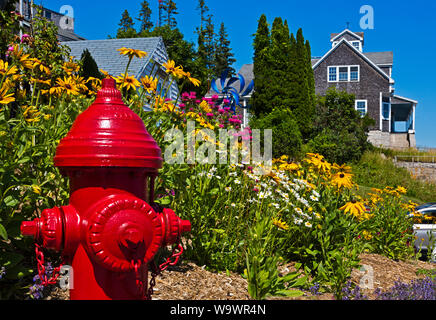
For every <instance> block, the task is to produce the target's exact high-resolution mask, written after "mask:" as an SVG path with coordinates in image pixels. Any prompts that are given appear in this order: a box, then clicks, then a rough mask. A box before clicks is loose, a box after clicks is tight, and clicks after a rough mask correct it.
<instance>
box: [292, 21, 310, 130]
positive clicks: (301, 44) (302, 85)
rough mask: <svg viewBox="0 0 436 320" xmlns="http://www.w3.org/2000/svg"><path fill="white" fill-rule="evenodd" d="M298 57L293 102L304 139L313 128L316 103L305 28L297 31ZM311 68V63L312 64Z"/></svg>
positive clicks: (295, 66)
mask: <svg viewBox="0 0 436 320" xmlns="http://www.w3.org/2000/svg"><path fill="white" fill-rule="evenodd" d="M296 40H297V41H296V46H295V51H296V57H295V59H296V60H295V64H294V70H293V72H294V80H295V81H294V82H293V86H294V97H293V99H292V104H293V107H294V108H295V109H294V114H295V117H296V119H297V122H298V126H299V127H300V130H301V133H302V135H303V138H304V139H308V138H309V136H310V134H311V130H312V121H313V115H314V105H313V102H312V96H311V92H312V90H310V88H309V82H310V81H309V80H308V78H309V74H308V69H309V65H310V63H309V59H308V52H307V47H306V44H305V41H304V37H303V30H302V29H301V28H300V29H298V31H297V39H296ZM310 68H311V65H310Z"/></svg>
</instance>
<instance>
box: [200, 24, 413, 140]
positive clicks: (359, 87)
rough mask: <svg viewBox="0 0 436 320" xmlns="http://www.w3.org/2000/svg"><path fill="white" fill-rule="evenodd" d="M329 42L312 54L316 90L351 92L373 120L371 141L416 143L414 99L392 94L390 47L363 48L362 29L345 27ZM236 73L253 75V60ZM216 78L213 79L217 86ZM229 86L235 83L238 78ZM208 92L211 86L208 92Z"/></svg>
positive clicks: (243, 101) (243, 100)
mask: <svg viewBox="0 0 436 320" xmlns="http://www.w3.org/2000/svg"><path fill="white" fill-rule="evenodd" d="M330 42H331V46H332V47H331V49H330V50H329V51H328V52H327V53H326V54H325V55H324V56H322V57H317V58H315V57H313V58H312V68H313V72H314V77H315V91H316V93H317V94H320V95H323V94H325V93H326V91H327V89H328V88H330V87H335V88H336V89H337V90H345V91H347V92H348V93H353V94H354V95H355V105H354V107H355V109H356V110H357V111H359V112H360V113H361V114H362V116H363V115H365V114H368V115H369V116H370V117H371V118H373V119H374V120H375V126H373V127H372V128H370V132H369V134H368V140H369V141H370V142H371V143H372V144H373V145H376V146H382V147H386V148H407V147H416V140H415V112H416V106H417V105H418V101H416V100H413V99H410V98H405V97H402V96H400V95H397V94H395V89H394V83H395V81H394V80H393V79H392V68H393V53H392V51H386V52H364V33H363V32H352V31H350V30H348V29H345V30H344V31H342V32H341V33H333V34H331V35H330ZM239 73H241V74H243V76H244V78H245V81H246V83H248V82H249V81H251V80H252V79H253V78H254V76H253V64H245V65H243V66H242V68H241V70H240V71H239ZM219 82H220V81H216V83H217V86H218V87H219ZM233 86H236V87H237V86H238V82H236V83H234V84H233ZM254 90H255V88H254ZM212 94H213V91H212V90H211V91H210V92H209V93H208V95H212ZM250 97H251V93H249V94H248V95H246V96H245V97H241V104H242V105H248V103H249V99H250ZM239 112H241V111H239ZM248 118H249V114H248V112H247V111H244V123H247V121H248Z"/></svg>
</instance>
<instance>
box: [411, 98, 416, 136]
mask: <svg viewBox="0 0 436 320" xmlns="http://www.w3.org/2000/svg"><path fill="white" fill-rule="evenodd" d="M415 109H416V104H414V105H413V123H412V129H413V133H415Z"/></svg>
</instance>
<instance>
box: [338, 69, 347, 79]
mask: <svg viewBox="0 0 436 320" xmlns="http://www.w3.org/2000/svg"><path fill="white" fill-rule="evenodd" d="M339 81H348V67H339Z"/></svg>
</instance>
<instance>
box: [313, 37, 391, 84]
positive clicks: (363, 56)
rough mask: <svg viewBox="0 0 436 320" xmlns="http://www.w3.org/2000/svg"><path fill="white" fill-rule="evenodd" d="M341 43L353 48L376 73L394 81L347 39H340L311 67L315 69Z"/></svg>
mask: <svg viewBox="0 0 436 320" xmlns="http://www.w3.org/2000/svg"><path fill="white" fill-rule="evenodd" d="M342 44H344V45H347V46H348V47H349V48H351V50H353V51H354V52H355V53H356V54H357V55H358V56H360V57H361V58H362V59H363V60H365V61H366V62H367V63H368V64H369V65H371V66H372V67H373V68H374V69H375V70H376V71H377V72H378V73H380V74H381V75H382V76H383V77H385V78H386V79H388V80H389V83H390V84H393V83H395V81H394V79H392V78H391V77H390V76H389V75H387V74H386V73H385V72H384V71H383V70H382V69H380V67H378V66H377V64H375V63H374V62H373V61H371V60H370V59H369V58H368V57H367V56H365V55H364V54H363V53H362V52H360V51H359V50H357V49H356V48H355V47H354V46H352V45H351V44H350V43H349V42H348V41H347V40H345V39H342V40H340V41H339V43H338V44H337V45H336V46H334V47H333V48H331V49H330V50H329V51H328V52H327V53H326V54H325V55H324V56H322V58H320V59H319V60H317V61H316V62H315V64H314V65H313V66H312V69H314V70H315V69H316V68H317V67H318V66H319V64H320V63H321V62H322V61H324V60H325V59H326V58H327V57H328V56H330V55H331V54H332V53H333V52H334V51H335V50H336V49H337V48H339V47H340V46H341V45H342Z"/></svg>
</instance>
